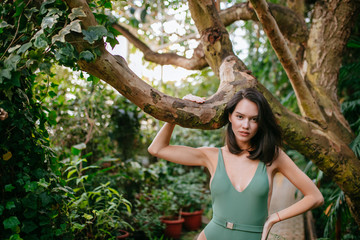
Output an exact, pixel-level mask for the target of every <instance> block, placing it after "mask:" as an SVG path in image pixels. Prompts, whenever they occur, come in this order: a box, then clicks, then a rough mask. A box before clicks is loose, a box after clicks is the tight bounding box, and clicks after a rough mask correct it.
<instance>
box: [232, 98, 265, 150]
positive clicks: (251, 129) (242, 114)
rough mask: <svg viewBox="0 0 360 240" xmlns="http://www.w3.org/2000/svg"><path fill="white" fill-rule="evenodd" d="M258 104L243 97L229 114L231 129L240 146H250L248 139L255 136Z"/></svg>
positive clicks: (244, 147) (243, 147)
mask: <svg viewBox="0 0 360 240" xmlns="http://www.w3.org/2000/svg"><path fill="white" fill-rule="evenodd" d="M258 115H259V111H258V106H257V105H256V103H254V102H252V101H250V100H248V99H246V98H244V99H242V100H241V101H240V102H239V103H238V104H237V105H236V107H235V109H234V111H233V112H232V113H231V114H229V121H230V122H231V126H232V130H233V132H234V134H235V137H236V141H237V143H238V145H239V147H240V148H242V149H246V148H248V147H250V139H251V138H252V137H254V136H255V134H256V132H257V130H258V121H257V120H258Z"/></svg>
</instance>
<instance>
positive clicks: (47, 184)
mask: <svg viewBox="0 0 360 240" xmlns="http://www.w3.org/2000/svg"><path fill="white" fill-rule="evenodd" d="M37 183H38V185H39V186H42V187H44V188H48V187H49V186H50V183H48V182H46V181H45V179H44V178H42V179H40V181H38V182H37Z"/></svg>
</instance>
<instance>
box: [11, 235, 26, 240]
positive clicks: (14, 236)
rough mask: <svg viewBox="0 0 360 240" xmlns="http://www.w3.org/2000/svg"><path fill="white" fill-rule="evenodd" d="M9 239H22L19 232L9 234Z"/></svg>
mask: <svg viewBox="0 0 360 240" xmlns="http://www.w3.org/2000/svg"><path fill="white" fill-rule="evenodd" d="M9 240H23V239H22V238H21V237H20V235H19V234H13V235H11V236H10V238H9Z"/></svg>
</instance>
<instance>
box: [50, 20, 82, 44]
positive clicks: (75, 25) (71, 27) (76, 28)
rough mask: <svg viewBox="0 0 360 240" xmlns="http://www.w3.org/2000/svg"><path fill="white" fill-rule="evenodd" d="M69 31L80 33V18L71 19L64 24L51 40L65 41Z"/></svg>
mask: <svg viewBox="0 0 360 240" xmlns="http://www.w3.org/2000/svg"><path fill="white" fill-rule="evenodd" d="M70 31H73V32H78V33H81V25H80V20H75V21H72V22H71V23H70V24H68V25H66V26H65V27H64V28H63V29H61V30H60V31H59V33H58V34H56V35H54V36H53V37H52V39H51V42H52V43H54V42H56V41H59V42H65V36H66V35H67V34H69V33H70Z"/></svg>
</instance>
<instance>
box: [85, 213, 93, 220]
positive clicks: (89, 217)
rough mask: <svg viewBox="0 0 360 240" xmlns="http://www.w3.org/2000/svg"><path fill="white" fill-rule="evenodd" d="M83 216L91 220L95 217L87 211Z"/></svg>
mask: <svg viewBox="0 0 360 240" xmlns="http://www.w3.org/2000/svg"><path fill="white" fill-rule="evenodd" d="M83 217H84V218H85V219H86V220H91V219H93V218H94V217H93V216H91V215H90V214H87V213H84V214H83Z"/></svg>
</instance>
